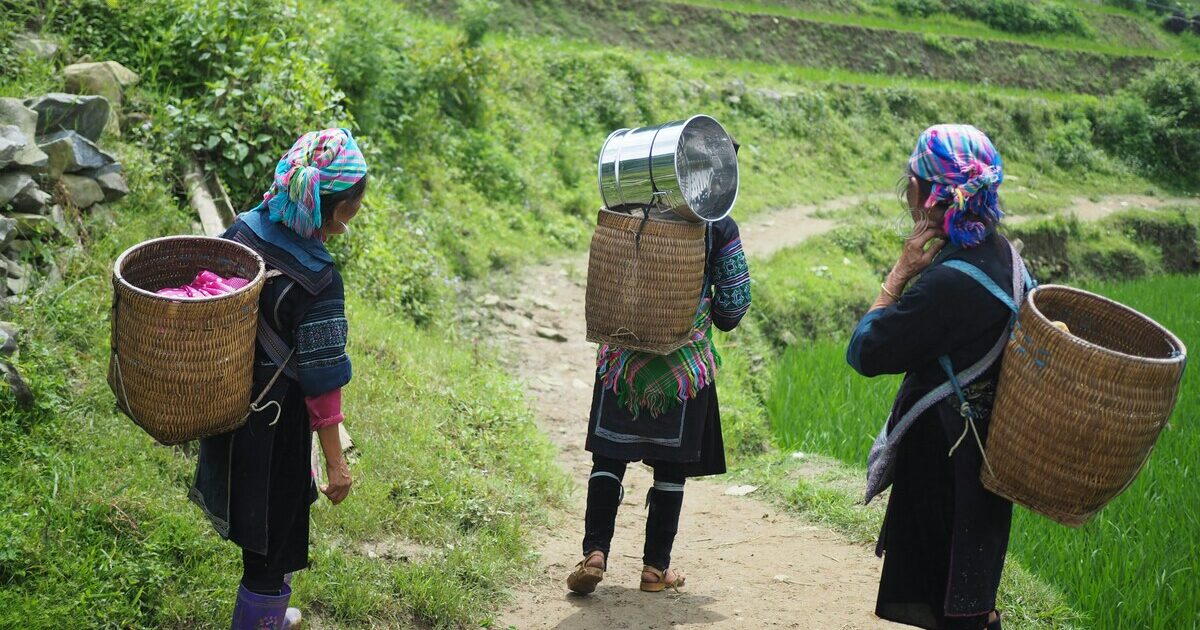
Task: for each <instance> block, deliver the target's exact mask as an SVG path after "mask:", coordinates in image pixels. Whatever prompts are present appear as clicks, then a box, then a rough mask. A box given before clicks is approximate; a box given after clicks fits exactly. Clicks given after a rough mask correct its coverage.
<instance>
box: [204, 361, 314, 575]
mask: <svg viewBox="0 0 1200 630" xmlns="http://www.w3.org/2000/svg"><path fill="white" fill-rule="evenodd" d="M261 359H262V357H260V363H261ZM267 363H268V364H267V365H258V366H256V367H255V374H254V380H255V385H254V392H253V396H254V397H257V396H258V393H259V392H260V391H261V388H262V387H263V386H264V385H265V384H266V382H267V381H269V380H270V378H271V376H273V375H274V372H275V368H274V365H273V364H270V363H269V362H267ZM267 400H271V401H274V402H276V403H278V405H279V407H278V409H277V408H276V406H275V405H273V404H272V405H268V406H267V407H266V408H265V409H264V410H263V411H259V412H256V413H253V414H251V415H250V418H249V420H248V421H247V422H246V424H245V425H244V426H242V428H240V429H238V430H236V431H231V432H229V433H223V434H221V435H216V436H213V437H209V438H205V439H203V440H201V441H200V457H199V461H198V462H197V466H196V482H195V484H194V485H193V487H192V490H191V493H190V495H189V496H190V498H191V499H192V501H193V502H195V503H196V504H197V505H199V506H200V508H201V510H203V511H204V513H205V515H206V516H207V517H208V518H209V520H210V521H211V522H212V524H213V526H214V528H215V529H216V530H217V533H218V534H220V535H221V537H222V538H227V539H229V540H230V541H232V542H234V543H236V544H237V545H238V546H239V547H241V548H242V549H244V550H246V551H249V552H253V553H255V554H258V555H261V556H265V557H266V563H265V566H263V567H262V569H263V570H266V571H270V572H272V573H281V574H282V573H291V572H293V571H299V570H301V569H304V568H306V567H308V533H309V508H310V507H311V505H312V503H313V502H314V501H316V499H317V490H316V484H315V482H314V480H313V477H312V469H311V461H312V460H311V457H312V455H311V453H312V431H311V430H310V428H309V423H308V409H307V407H306V406H305V404H304V394H303V392H302V391H301V390H300V386H299V384H298V383H296V382H295V381H292V380H291V379H288V378H286V377H280V378H279V380H278V382H276V383H275V385H274V387H272V388H271V392H270V393H269V394H268V396H267ZM277 411H278V416H277V415H276V412H277ZM276 418H278V420H277V419H276Z"/></svg>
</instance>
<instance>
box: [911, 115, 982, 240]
mask: <svg viewBox="0 0 1200 630" xmlns="http://www.w3.org/2000/svg"><path fill="white" fill-rule="evenodd" d="M908 166H909V170H911V171H912V174H913V175H914V176H916V177H918V178H920V179H923V180H926V181H928V182H932V183H933V189H932V191H931V192H930V194H929V200H928V201H927V202H926V204H925V207H927V208H928V207H931V206H933V205H935V204H937V203H945V204H946V206H947V209H946V218H945V221H944V223H943V229H944V230H945V232H946V236H948V237H949V239H950V243H951V244H952V245H957V246H959V247H974V246H975V245H978V244H979V243H980V242H981V241H983V239H984V238H985V237H986V236H987V234H988V231H989V230H990V229H991V228H992V227H993V226H995V225H996V224H997V223H999V222H1000V219H1001V218H1003V217H1004V213H1003V212H1001V211H1000V198H999V196H998V194H997V191H998V189H999V187H1000V183H1001V182H1003V181H1004V168H1003V163H1002V162H1001V160H1000V154H999V153H998V152H997V151H996V147H994V146H992V141H991V140H989V139H988V137H987V136H986V135H984V133H983V132H982V131H980V130H978V129H976V128H975V127H972V126H971V125H934V126H933V127H930V128H928V129H926V130H925V131H924V132H922V133H921V137H920V138H918V139H917V148H916V149H915V150H913V154H912V157H911V158H909V160H908Z"/></svg>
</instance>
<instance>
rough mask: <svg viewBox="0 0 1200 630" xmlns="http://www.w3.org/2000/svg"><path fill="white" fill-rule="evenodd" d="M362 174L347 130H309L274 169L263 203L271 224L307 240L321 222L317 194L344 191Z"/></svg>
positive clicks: (361, 160) (363, 164) (357, 152)
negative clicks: (291, 231)
mask: <svg viewBox="0 0 1200 630" xmlns="http://www.w3.org/2000/svg"><path fill="white" fill-rule="evenodd" d="M366 175H367V162H366V160H365V159H364V158H363V154H362V151H361V150H359V148H358V143H357V142H355V140H354V136H352V135H351V134H350V130H349V129H324V130H322V131H310V132H309V133H306V134H304V135H303V136H300V138H299V139H298V140H296V143H295V144H293V145H292V148H291V149H288V151H287V153H285V154H283V157H282V158H281V159H280V160H279V164H277V165H276V166H275V182H274V183H273V184H272V185H271V188H270V190H268V191H267V192H266V193H264V194H263V203H264V204H265V205H266V206H267V209H268V210H269V211H270V219H271V221H274V222H276V223H282V224H284V225H286V226H287V227H289V228H291V229H292V230H293V231H294V232H296V233H297V234H299V235H300V236H302V237H304V238H309V237H311V236H312V235H313V234H314V233H316V231H317V230H318V229H320V227H321V224H322V223H323V218H322V216H321V195H322V194H330V193H336V192H341V191H343V190H346V189H348V188H350V187H351V186H354V185H355V184H357V183H358V182H359V180H361V179H362V178H363V177H366ZM260 207H261V206H260Z"/></svg>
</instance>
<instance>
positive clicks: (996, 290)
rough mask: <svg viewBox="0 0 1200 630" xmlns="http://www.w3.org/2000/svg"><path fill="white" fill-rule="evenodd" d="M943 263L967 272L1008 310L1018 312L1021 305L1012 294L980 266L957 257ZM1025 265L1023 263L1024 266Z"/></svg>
mask: <svg viewBox="0 0 1200 630" xmlns="http://www.w3.org/2000/svg"><path fill="white" fill-rule="evenodd" d="M942 264H943V265H945V266H947V267H949V268H951V269H954V270H956V271H961V272H962V273H965V274H967V276H969V277H970V278H971V279H972V280H974V281H976V282H978V283H979V284H981V285H983V288H985V289H987V290H988V293H991V294H992V295H993V296H995V298H996V299H997V300H1000V301H1001V302H1002V303H1003V304H1004V305H1005V306H1007V307H1008V310H1010V311H1012V312H1014V313H1016V312H1017V310H1018V308H1019V307H1018V306H1017V303H1016V302H1015V301H1013V298H1012V296H1010V295H1009V294H1008V292H1007V291H1005V290H1004V289H1001V288H1000V285H998V284H996V281H995V280H992V279H991V277H989V276H988V275H987V274H986V273H984V272H983V270H982V269H980V268H979V267H976V266H975V265H972V264H971V263H969V262H967V261H965V260H957V259H956V260H947V261H946V262H944V263H942ZM1023 267H1024V265H1022V268H1023ZM1026 278H1028V275H1026Z"/></svg>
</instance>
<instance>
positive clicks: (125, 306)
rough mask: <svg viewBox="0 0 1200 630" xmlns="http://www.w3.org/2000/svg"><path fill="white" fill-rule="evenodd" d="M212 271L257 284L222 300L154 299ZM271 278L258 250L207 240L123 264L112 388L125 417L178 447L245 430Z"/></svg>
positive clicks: (151, 247) (174, 242) (139, 254)
mask: <svg viewBox="0 0 1200 630" xmlns="http://www.w3.org/2000/svg"><path fill="white" fill-rule="evenodd" d="M204 269H207V270H210V271H212V272H214V273H216V274H218V275H220V276H222V277H225V278H229V277H239V278H250V279H251V282H250V284H249V285H247V286H246V287H244V288H242V289H240V290H238V291H237V292H235V293H232V294H229V295H224V296H220V297H215V298H203V299H189V300H179V299H173V298H167V297H162V296H158V295H154V292H155V291H158V290H159V289H163V288H167V287H178V286H183V285H186V284H188V283H190V282H192V280H193V279H195V277H196V274H197V273H199V272H200V271H201V270H204ZM263 271H264V267H263V262H262V259H261V258H259V256H258V255H257V254H255V253H254V252H253V251H251V250H250V249H249V248H247V247H245V246H242V245H240V244H238V243H234V242H232V241H227V240H223V239H216V238H207V237H168V238H163V239H156V240H153V241H148V242H146V243H142V244H140V245H137V246H135V247H133V248H131V249H130V250H128V251H127V252H125V253H124V254H122V256H121V257H120V258H119V259H118V260H117V266H116V268H115V269H114V271H113V317H112V351H113V352H112V357H111V359H110V361H109V375H108V381H109V386H110V387H111V388H112V390H113V393H114V394H115V395H116V397H117V402H118V404H119V405H120V407H121V409H122V411H124V412H125V413H126V414H127V415H129V416H130V417H131V418H132V419H133V420H134V422H136V423H138V425H139V426H141V427H142V428H143V429H144V430H145V431H146V432H147V433H149V434H150V435H151V436H152V437H154V438H155V439H156V440H158V441H159V442H162V443H163V444H178V443H181V442H186V441H188V440H194V439H197V438H201V437H206V436H210V435H216V434H219V433H224V432H226V431H230V430H232V429H235V428H237V427H239V426H241V424H242V423H243V422H244V420H245V417H246V412H247V409H248V408H249V405H250V389H251V381H252V377H253V369H254V337H255V330H256V325H257V318H258V298H259V294H260V293H261V292H262V287H263Z"/></svg>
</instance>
